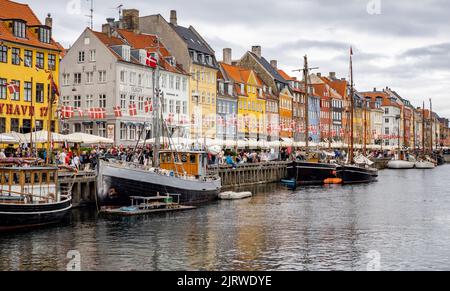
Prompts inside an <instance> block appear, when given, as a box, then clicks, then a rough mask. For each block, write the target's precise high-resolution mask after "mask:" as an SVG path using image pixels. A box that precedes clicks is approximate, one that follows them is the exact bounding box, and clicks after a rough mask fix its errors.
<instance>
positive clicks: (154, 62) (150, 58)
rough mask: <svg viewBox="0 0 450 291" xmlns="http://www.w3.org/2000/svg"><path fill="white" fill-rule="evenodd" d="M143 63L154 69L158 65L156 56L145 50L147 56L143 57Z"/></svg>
mask: <svg viewBox="0 0 450 291" xmlns="http://www.w3.org/2000/svg"><path fill="white" fill-rule="evenodd" d="M145 64H146V65H147V66H149V67H150V68H153V69H156V67H157V66H158V61H157V60H156V58H154V57H153V56H152V54H151V53H150V52H147V58H146V59H145Z"/></svg>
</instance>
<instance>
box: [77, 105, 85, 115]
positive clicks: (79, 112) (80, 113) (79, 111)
mask: <svg viewBox="0 0 450 291" xmlns="http://www.w3.org/2000/svg"><path fill="white" fill-rule="evenodd" d="M77 112H78V116H79V117H83V116H84V112H83V109H81V108H80V107H78V108H77Z"/></svg>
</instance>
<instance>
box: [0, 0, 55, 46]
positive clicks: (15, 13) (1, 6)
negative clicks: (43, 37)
mask: <svg viewBox="0 0 450 291" xmlns="http://www.w3.org/2000/svg"><path fill="white" fill-rule="evenodd" d="M10 19H21V20H24V21H26V23H27V26H28V28H29V27H30V26H39V25H42V24H41V22H40V21H39V19H38V18H37V16H36V15H35V14H34V12H33V10H31V8H30V7H29V6H28V5H26V4H21V3H17V2H13V1H9V0H0V41H1V40H3V41H10V42H15V43H19V44H24V45H30V46H34V47H42V48H46V49H52V50H59V47H58V46H57V45H56V42H55V41H54V40H52V41H51V43H50V44H47V43H42V42H40V41H39V39H38V35H37V34H36V33H35V32H34V31H32V30H31V29H27V38H18V37H15V36H14V35H13V33H12V31H11V29H10V28H9V27H8V26H7V24H6V23H5V20H10Z"/></svg>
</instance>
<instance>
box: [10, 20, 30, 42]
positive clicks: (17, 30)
mask: <svg viewBox="0 0 450 291" xmlns="http://www.w3.org/2000/svg"><path fill="white" fill-rule="evenodd" d="M26 29H27V25H26V23H25V22H23V21H20V20H15V21H14V22H13V34H14V36H15V37H20V38H26V37H27V33H26Z"/></svg>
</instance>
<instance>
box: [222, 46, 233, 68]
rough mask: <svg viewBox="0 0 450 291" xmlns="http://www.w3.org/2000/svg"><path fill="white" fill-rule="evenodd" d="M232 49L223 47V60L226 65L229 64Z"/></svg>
mask: <svg viewBox="0 0 450 291" xmlns="http://www.w3.org/2000/svg"><path fill="white" fill-rule="evenodd" d="M231 56H232V50H231V49H230V48H224V49H223V62H224V63H225V64H227V65H231Z"/></svg>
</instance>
